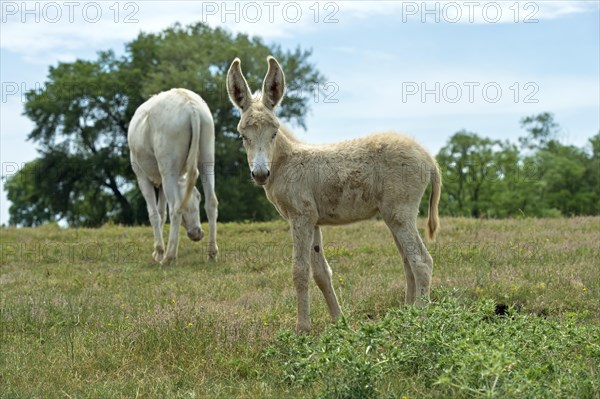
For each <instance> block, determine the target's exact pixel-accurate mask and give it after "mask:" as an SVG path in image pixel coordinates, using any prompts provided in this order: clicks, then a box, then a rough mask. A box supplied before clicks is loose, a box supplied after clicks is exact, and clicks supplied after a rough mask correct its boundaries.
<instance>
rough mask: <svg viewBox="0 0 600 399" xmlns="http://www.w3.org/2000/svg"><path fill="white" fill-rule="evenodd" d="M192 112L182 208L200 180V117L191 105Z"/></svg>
mask: <svg viewBox="0 0 600 399" xmlns="http://www.w3.org/2000/svg"><path fill="white" fill-rule="evenodd" d="M190 111H191V115H190V116H191V118H190V122H191V125H192V126H191V127H192V139H191V140H190V148H189V150H188V155H187V158H186V160H185V173H186V187H185V195H184V196H183V200H182V201H181V207H182V208H183V207H185V205H186V204H187V202H188V200H189V199H190V196H191V195H192V191H193V190H194V186H195V185H196V179H198V152H199V150H200V129H201V126H200V115H198V111H196V109H195V108H194V106H193V105H190Z"/></svg>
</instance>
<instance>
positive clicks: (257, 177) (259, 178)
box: [250, 170, 271, 186]
mask: <svg viewBox="0 0 600 399" xmlns="http://www.w3.org/2000/svg"><path fill="white" fill-rule="evenodd" d="M250 174H251V175H252V178H253V179H254V181H255V182H256V184H258V185H259V186H262V185H264V184H266V183H267V179H268V178H269V176H271V172H270V171H269V170H267V171H266V172H256V173H255V172H254V171H252V172H250Z"/></svg>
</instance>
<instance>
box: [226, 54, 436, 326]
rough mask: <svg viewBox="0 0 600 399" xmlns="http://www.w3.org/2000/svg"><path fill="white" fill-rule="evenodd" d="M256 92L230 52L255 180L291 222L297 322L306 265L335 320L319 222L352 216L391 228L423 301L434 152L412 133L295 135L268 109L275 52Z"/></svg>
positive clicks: (302, 319) (413, 293)
mask: <svg viewBox="0 0 600 399" xmlns="http://www.w3.org/2000/svg"><path fill="white" fill-rule="evenodd" d="M268 63H269V70H268V72H267V75H266V76H265V79H264V82H263V89H262V93H261V95H260V96H258V97H256V98H253V96H252V95H251V93H250V89H249V88H248V84H247V82H246V80H245V79H244V76H243V75H242V71H241V68H240V60H239V59H237V58H236V59H235V60H234V61H233V63H232V64H231V67H230V68H229V72H228V75H227V90H228V92H229V97H230V99H231V101H232V102H233V104H235V105H236V106H237V107H238V108H239V109H240V110H241V119H240V122H239V124H238V131H239V133H240V135H241V137H242V140H243V143H244V147H245V149H246V153H247V156H248V164H249V166H250V171H251V175H252V178H253V179H254V181H255V182H256V183H257V184H259V185H261V186H263V187H264V189H265V192H266V194H267V198H268V199H269V201H271V203H272V204H273V205H274V206H275V208H277V210H278V211H279V213H280V214H281V215H282V216H283V217H284V218H285V219H286V220H287V221H288V222H289V223H290V226H291V230H292V236H293V241H294V250H293V262H292V263H293V280H294V285H295V288H296V295H297V298H298V319H297V324H296V329H297V330H299V331H306V330H309V329H310V318H309V298H308V280H309V276H310V268H311V267H312V274H313V277H314V279H315V282H316V283H317V285H318V286H319V288H320V289H321V291H322V292H323V295H324V296H325V300H326V302H327V306H328V308H329V313H330V314H331V316H332V318H333V319H336V318H337V317H339V315H340V307H339V304H338V300H337V298H336V295H335V292H334V290H333V285H332V284H331V269H330V267H329V265H328V263H327V260H326V259H325V254H324V253H323V244H322V240H321V230H320V227H319V226H321V225H335V224H344V223H351V222H354V221H358V220H363V219H367V218H370V217H372V216H373V215H375V214H376V213H377V212H378V211H379V213H380V214H381V216H382V218H383V220H384V221H385V223H386V224H387V226H388V227H389V229H390V230H391V232H392V234H393V236H394V239H395V241H396V245H397V247H398V250H399V251H400V253H401V254H402V258H403V261H404V270H405V272H406V302H407V303H414V302H415V301H417V303H419V304H425V303H427V301H428V299H429V291H430V284H431V272H432V269H433V261H432V259H431V256H430V255H429V252H428V251H427V248H426V247H425V245H424V244H423V242H422V241H421V238H420V237H419V233H418V231H417V226H416V219H417V214H418V212H419V203H420V201H421V197H422V196H423V193H424V192H425V189H426V187H427V185H428V184H429V182H430V181H431V183H432V191H431V196H430V198H429V218H428V221H427V235H428V237H429V238H431V239H433V238H434V235H435V232H436V230H437V228H438V226H439V220H438V203H439V199H440V189H441V180H440V173H439V170H438V167H437V164H436V162H435V160H434V159H433V157H432V156H431V155H430V154H429V153H428V152H427V151H426V150H425V149H423V147H421V146H420V145H419V144H418V143H416V142H415V141H414V140H412V139H410V138H408V137H406V136H403V135H400V134H397V133H380V134H374V135H371V136H368V137H364V138H360V139H355V140H350V141H345V142H341V143H337V144H330V145H319V146H316V145H309V144H304V143H301V142H299V141H298V140H296V139H295V138H294V137H293V136H292V134H291V133H289V132H288V131H287V130H286V129H285V128H283V127H282V126H281V125H280V123H279V120H278V119H277V117H276V116H275V114H274V109H275V107H276V106H277V105H278V104H279V103H280V101H281V99H282V98H283V95H284V91H285V78H284V74H283V71H282V70H281V67H280V66H279V64H278V63H277V61H276V60H275V58H273V57H269V58H268Z"/></svg>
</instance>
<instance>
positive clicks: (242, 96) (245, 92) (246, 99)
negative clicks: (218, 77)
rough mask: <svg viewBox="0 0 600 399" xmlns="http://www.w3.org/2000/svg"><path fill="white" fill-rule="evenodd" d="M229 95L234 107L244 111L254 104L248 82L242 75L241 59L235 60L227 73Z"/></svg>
mask: <svg viewBox="0 0 600 399" xmlns="http://www.w3.org/2000/svg"><path fill="white" fill-rule="evenodd" d="M227 93H228V94H229V99H230V100H231V102H232V103H233V105H235V106H236V107H238V108H239V109H241V110H242V111H243V110H245V109H246V108H248V106H249V105H250V103H251V102H252V93H250V89H249V88H248V82H246V79H244V75H243V74H242V68H241V67H240V59H239V58H236V59H235V60H233V62H232V63H231V66H230V67H229V72H227Z"/></svg>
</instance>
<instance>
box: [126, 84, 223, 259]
mask: <svg viewBox="0 0 600 399" xmlns="http://www.w3.org/2000/svg"><path fill="white" fill-rule="evenodd" d="M127 141H128V143H129V149H130V151H131V166H132V167H133V171H134V172H135V174H136V176H137V180H138V184H139V186H140V190H141V191H142V194H143V196H144V199H145V200H146V205H147V206H148V216H149V218H150V223H151V224H152V228H153V229H154V252H153V257H154V259H155V260H156V261H157V262H161V264H168V263H169V262H170V261H171V260H173V259H175V258H176V257H177V246H178V239H179V226H180V225H181V222H182V221H183V225H184V227H185V228H186V230H187V234H188V237H189V238H190V239H192V240H194V241H199V240H201V239H202V237H203V236H204V232H203V231H202V227H201V226H200V212H199V206H200V193H199V192H198V190H197V189H196V179H197V178H198V164H199V163H200V165H201V170H202V187H203V189H204V196H205V206H204V207H205V209H206V214H207V216H208V223H209V242H208V255H209V257H210V258H211V259H214V258H215V257H216V255H217V251H218V249H217V205H218V203H217V197H216V195H215V177H214V157H215V156H214V153H215V127H214V123H213V118H212V115H211V113H210V110H209V109H208V106H207V105H206V103H205V102H204V100H202V98H201V97H200V96H199V95H197V94H196V93H194V92H192V91H189V90H186V89H171V90H169V91H165V92H162V93H159V94H157V95H155V96H153V97H151V98H150V99H149V100H148V101H146V102H145V103H143V104H142V105H140V106H139V108H138V109H137V110H136V111H135V114H134V115H133V118H132V119H131V123H130V124H129V131H128V133H127ZM155 187H156V188H158V200H157V198H156V194H155ZM165 196H166V202H168V204H169V216H170V218H171V230H170V233H169V243H168V247H167V251H166V254H165V250H164V242H163V238H162V229H163V226H164V224H165V221H166V203H165Z"/></svg>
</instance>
